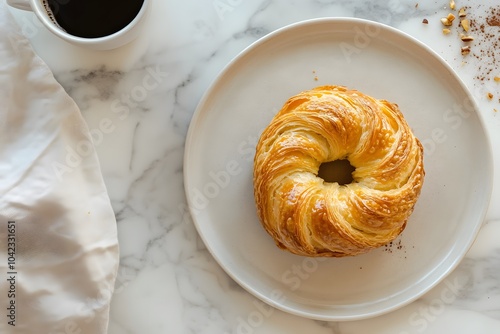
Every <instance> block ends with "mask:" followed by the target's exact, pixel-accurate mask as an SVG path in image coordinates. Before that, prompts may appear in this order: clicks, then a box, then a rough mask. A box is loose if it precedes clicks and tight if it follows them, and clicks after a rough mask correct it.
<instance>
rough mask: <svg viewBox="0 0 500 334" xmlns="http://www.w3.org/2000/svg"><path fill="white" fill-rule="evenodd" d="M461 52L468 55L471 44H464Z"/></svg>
mask: <svg viewBox="0 0 500 334" xmlns="http://www.w3.org/2000/svg"><path fill="white" fill-rule="evenodd" d="M461 52H462V55H463V56H465V55H468V54H469V53H470V46H468V45H467V46H462V49H461Z"/></svg>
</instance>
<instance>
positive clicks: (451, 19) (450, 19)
mask: <svg viewBox="0 0 500 334" xmlns="http://www.w3.org/2000/svg"><path fill="white" fill-rule="evenodd" d="M446 18H447V19H448V21H450V22H453V20H454V19H455V15H453V14H452V13H450V14H448V16H447V17H446Z"/></svg>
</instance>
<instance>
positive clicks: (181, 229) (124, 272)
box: [12, 0, 500, 334]
mask: <svg viewBox="0 0 500 334" xmlns="http://www.w3.org/2000/svg"><path fill="white" fill-rule="evenodd" d="M455 2H456V4H457V7H461V6H468V10H469V12H470V15H471V16H473V17H477V18H479V17H480V16H481V15H483V16H484V15H485V12H486V9H487V8H489V7H490V6H491V4H490V3H489V2H488V1H486V0H482V1H461V0H455ZM478 2H479V3H480V4H478ZM448 12H449V5H448V2H447V1H421V2H419V1H407V0H390V1H387V2H380V1H375V2H372V1H366V0H356V1H347V0H341V1H335V0H315V1H285V0H259V1H243V0H233V1H230V0H211V1H207V2H197V1H193V0H190V1H182V2H181V1H174V2H166V1H165V2H164V1H160V0H156V1H154V6H153V11H152V14H151V16H150V18H149V22H148V25H147V27H146V29H145V31H144V33H143V35H142V36H141V37H140V38H139V39H138V40H137V41H134V42H133V43H131V44H130V45H127V46H125V47H123V48H120V49H118V50H113V51H109V52H93V51H89V50H81V49H78V48H76V47H73V46H70V45H68V44H65V43H64V42H62V41H59V40H57V39H56V38H55V37H53V36H51V35H50V33H48V32H47V31H45V30H44V28H43V27H41V26H40V25H38V24H37V23H36V19H34V18H33V16H32V15H31V14H29V13H24V12H19V11H16V10H12V13H13V14H14V15H15V17H16V20H17V21H18V22H19V24H20V26H21V27H22V29H23V32H24V33H25V35H27V37H28V38H29V39H30V40H31V42H32V44H33V46H34V48H35V50H36V52H37V53H38V54H39V55H40V56H41V57H42V59H44V60H45V61H46V62H47V64H48V65H49V66H50V68H51V69H52V71H53V73H54V75H55V77H56V79H57V80H58V81H59V82H60V83H61V84H62V85H63V87H64V88H65V89H66V91H67V92H68V94H69V95H70V96H71V97H72V98H73V99H74V100H75V102H76V103H77V104H78V106H79V107H80V109H81V112H82V114H83V116H84V118H85V120H86V121H87V123H88V124H89V128H90V129H91V134H92V135H93V140H94V144H95V146H96V149H97V152H98V155H99V158H100V162H101V167H102V172H103V175H104V179H105V182H106V185H107V187H108V191H109V195H110V197H111V200H112V204H113V208H114V210H115V214H116V217H117V221H118V230H119V240H120V252H121V253H120V254H121V265H120V270H119V272H118V277H117V282H116V288H115V294H114V297H113V302H112V306H111V314H110V326H109V333H110V334H123V333H127V334H128V333H130V334H135V333H141V334H142V333H148V334H157V333H158V334H160V333H162V334H163V333H207V334H212V333H213V334H233V333H246V334H249V333H259V334H264V333H272V334H279V333H318V334H323V333H324V334H326V333H330V334H332V333H334V334H350V333H394V334H408V333H444V332H447V333H448V332H450V333H451V332H453V333H470V332H477V333H492V334H493V333H499V332H500V283H499V282H500V244H499V243H498V242H497V240H498V238H497V236H498V235H499V233H500V221H495V219H500V210H499V208H498V207H497V204H496V202H498V200H499V196H500V191H499V190H500V184H499V181H498V180H495V190H494V193H493V198H492V205H491V209H490V211H489V213H488V216H487V219H488V220H489V221H490V222H488V223H487V224H485V226H484V228H483V229H482V230H481V233H480V235H479V237H478V239H477V241H476V243H475V245H474V246H473V248H472V249H471V250H470V252H469V254H468V255H467V257H466V259H465V260H464V261H462V262H461V263H460V264H459V266H458V267H457V269H456V270H455V271H453V273H452V274H451V275H449V276H448V277H447V278H446V279H445V280H444V281H443V282H442V283H441V284H439V285H438V286H436V287H435V288H434V289H432V290H431V291H430V292H428V293H427V294H426V295H424V296H423V297H422V298H420V299H419V300H417V301H415V302H413V303H412V304H410V305H408V306H406V307H404V308H402V309H399V310H396V311H394V312H391V313H389V314H387V315H383V316H380V317H377V318H373V319H367V320H362V321H355V322H341V323H335V322H322V321H313V320H309V319H304V318H300V317H297V316H293V315H290V314H287V313H284V312H282V311H279V310H277V309H274V308H272V307H270V306H268V305H266V304H264V303H263V302H261V301H260V300H258V299H256V298H255V297H253V296H252V295H251V294H249V293H248V292H246V291H245V290H244V289H243V288H241V287H240V286H239V285H238V284H236V283H235V282H234V281H233V280H232V279H231V278H230V277H229V276H228V275H227V274H226V273H225V272H224V271H223V270H222V269H221V268H220V267H219V266H218V264H217V263H216V261H215V260H214V259H213V258H212V256H211V255H210V253H209V251H208V250H207V249H206V247H205V245H204V243H203V241H202V240H201V239H200V237H199V235H198V234H197V232H196V229H195V227H194V225H193V222H192V219H191V216H190V214H189V210H188V206H187V202H186V198H185V194H184V188H183V155H184V144H185V136H186V132H187V129H188V126H189V122H190V120H191V117H192V115H193V112H194V110H195V109H196V106H197V104H198V102H199V100H200V99H201V97H202V96H203V94H204V92H205V90H206V89H207V88H208V87H209V85H210V83H211V82H212V80H213V79H214V78H215V77H216V75H217V74H218V73H219V72H220V71H221V70H222V69H223V68H224V66H225V65H226V64H227V63H228V62H229V61H230V60H231V59H232V58H233V57H234V56H236V55H237V54H238V53H239V52H240V51H241V50H243V49H244V48H245V47H247V46H248V45H250V44H251V43H253V42H254V41H256V40H257V39H259V38H260V37H262V36H265V35H266V34H268V33H270V32H272V31H274V30H275V29H278V28H281V27H283V26H285V25H287V24H291V23H294V22H298V21H301V20H305V19H311V18H318V17H330V16H333V17H339V16H346V17H358V18H364V19H369V20H374V21H378V22H382V23H385V24H388V25H390V26H393V27H396V28H399V29H401V30H403V31H404V32H406V33H408V34H410V35H412V36H414V37H416V38H417V39H419V40H421V41H422V42H424V43H425V44H427V45H428V46H429V47H431V48H432V49H434V50H435V51H436V52H438V53H439V54H440V55H441V56H443V57H444V58H445V59H446V60H447V61H448V62H449V63H450V65H452V67H453V68H454V69H455V70H456V71H457V72H458V73H459V75H460V76H461V78H462V79H463V81H464V82H465V84H466V85H467V86H468V87H469V88H470V89H471V91H473V95H474V96H475V98H476V100H477V102H478V104H479V105H480V108H481V112H482V113H483V115H482V116H483V118H484V119H485V123H487V124H488V130H489V135H490V137H491V140H492V145H493V148H494V151H495V161H496V162H498V161H499V160H498V159H499V157H500V156H499V155H498V153H496V152H498V151H499V149H500V146H499V145H500V135H499V133H500V131H499V127H500V123H499V121H498V116H497V113H496V112H495V111H494V109H496V110H500V103H498V101H496V100H495V101H489V100H488V99H487V98H486V93H487V92H490V91H491V92H492V93H494V94H495V96H498V95H499V94H500V84H495V83H494V82H493V81H491V80H489V81H484V80H483V81H481V80H479V79H478V78H477V70H478V66H479V65H480V61H479V60H478V59H476V58H473V57H469V58H467V59H466V61H465V62H464V58H463V57H462V56H461V55H460V54H459V47H460V44H459V43H458V42H457V40H456V39H452V38H449V37H451V36H444V35H443V34H442V32H441V29H442V27H441V26H440V22H439V18H440V17H442V16H444V15H446V13H448ZM424 18H425V19H427V20H428V21H429V24H428V25H423V24H422V20H423V19H424ZM493 33H494V34H495V38H496V40H499V39H500V30H499V29H497V30H496V31H493ZM478 37H479V36H478ZM482 43H483V47H485V46H487V45H490V44H488V43H491V40H489V41H482ZM476 52H477V51H476ZM492 52H494V53H497V54H498V49H496V50H493V51H492ZM497 58H498V57H497ZM497 58H494V59H497ZM488 66H490V68H492V71H493V72H492V73H496V74H497V75H500V70H499V69H498V64H497V63H496V62H493V63H491V64H489V65H488ZM103 120H106V121H107V123H106V124H107V126H106V127H103ZM76 130H78V129H76ZM497 166H498V164H497ZM496 171H498V167H497V168H496Z"/></svg>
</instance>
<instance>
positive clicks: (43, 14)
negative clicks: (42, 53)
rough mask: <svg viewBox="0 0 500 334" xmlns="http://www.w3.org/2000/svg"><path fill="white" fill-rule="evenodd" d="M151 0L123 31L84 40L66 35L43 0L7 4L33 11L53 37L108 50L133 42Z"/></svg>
mask: <svg viewBox="0 0 500 334" xmlns="http://www.w3.org/2000/svg"><path fill="white" fill-rule="evenodd" d="M151 1H152V0H144V3H143V5H142V7H141V9H140V11H139V13H138V14H137V15H136V17H135V18H134V19H133V20H132V21H131V22H130V23H129V24H128V25H127V26H125V27H124V28H123V29H121V30H119V31H117V32H115V33H113V34H111V35H107V36H103V37H97V38H85V37H79V36H74V35H71V34H69V33H67V32H66V31H65V30H64V29H63V28H61V27H60V26H59V25H58V24H57V22H55V21H54V19H53V18H51V17H53V16H52V15H49V13H48V12H47V9H46V7H47V5H46V4H45V5H44V2H46V1H45V0H7V3H8V4H9V5H10V6H12V7H15V8H18V9H23V10H29V11H33V12H34V13H35V14H36V16H37V17H38V19H39V20H40V21H41V22H42V23H43V25H44V26H45V27H46V28H47V29H48V30H49V31H50V32H51V33H53V34H54V35H56V36H58V37H60V38H61V39H63V40H65V41H67V42H69V43H72V44H74V45H78V46H82V47H86V48H90V49H95V50H110V49H115V48H118V47H120V46H122V45H125V44H127V43H129V42H131V41H133V40H134V39H135V38H136V37H137V36H138V35H139V32H140V30H141V28H142V26H143V25H144V21H145V19H146V17H147V16H148V13H149V11H150V8H151Z"/></svg>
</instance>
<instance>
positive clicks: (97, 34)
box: [31, 0, 150, 50]
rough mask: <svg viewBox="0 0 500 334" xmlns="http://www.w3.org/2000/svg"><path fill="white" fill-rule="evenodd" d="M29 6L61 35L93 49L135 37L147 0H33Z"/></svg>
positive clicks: (112, 47) (142, 21)
mask: <svg viewBox="0 0 500 334" xmlns="http://www.w3.org/2000/svg"><path fill="white" fill-rule="evenodd" d="M31 7H32V10H33V11H34V12H35V13H36V14H37V16H38V18H39V19H40V20H41V21H42V22H43V23H44V25H45V26H46V27H47V28H48V29H49V30H50V31H51V32H52V33H54V34H55V35H57V36H59V37H60V38H62V39H64V40H66V41H68V42H70V43H72V44H75V45H79V46H83V47H89V48H92V49H100V50H107V49H114V48H117V47H120V46H122V45H124V44H127V43H129V42H131V41H132V40H134V39H135V38H136V37H137V36H138V34H139V32H140V30H141V26H143V24H144V21H145V20H144V19H145V17H146V16H147V14H148V12H149V9H150V0H121V1H120V0H107V1H103V0H32V1H31Z"/></svg>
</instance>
